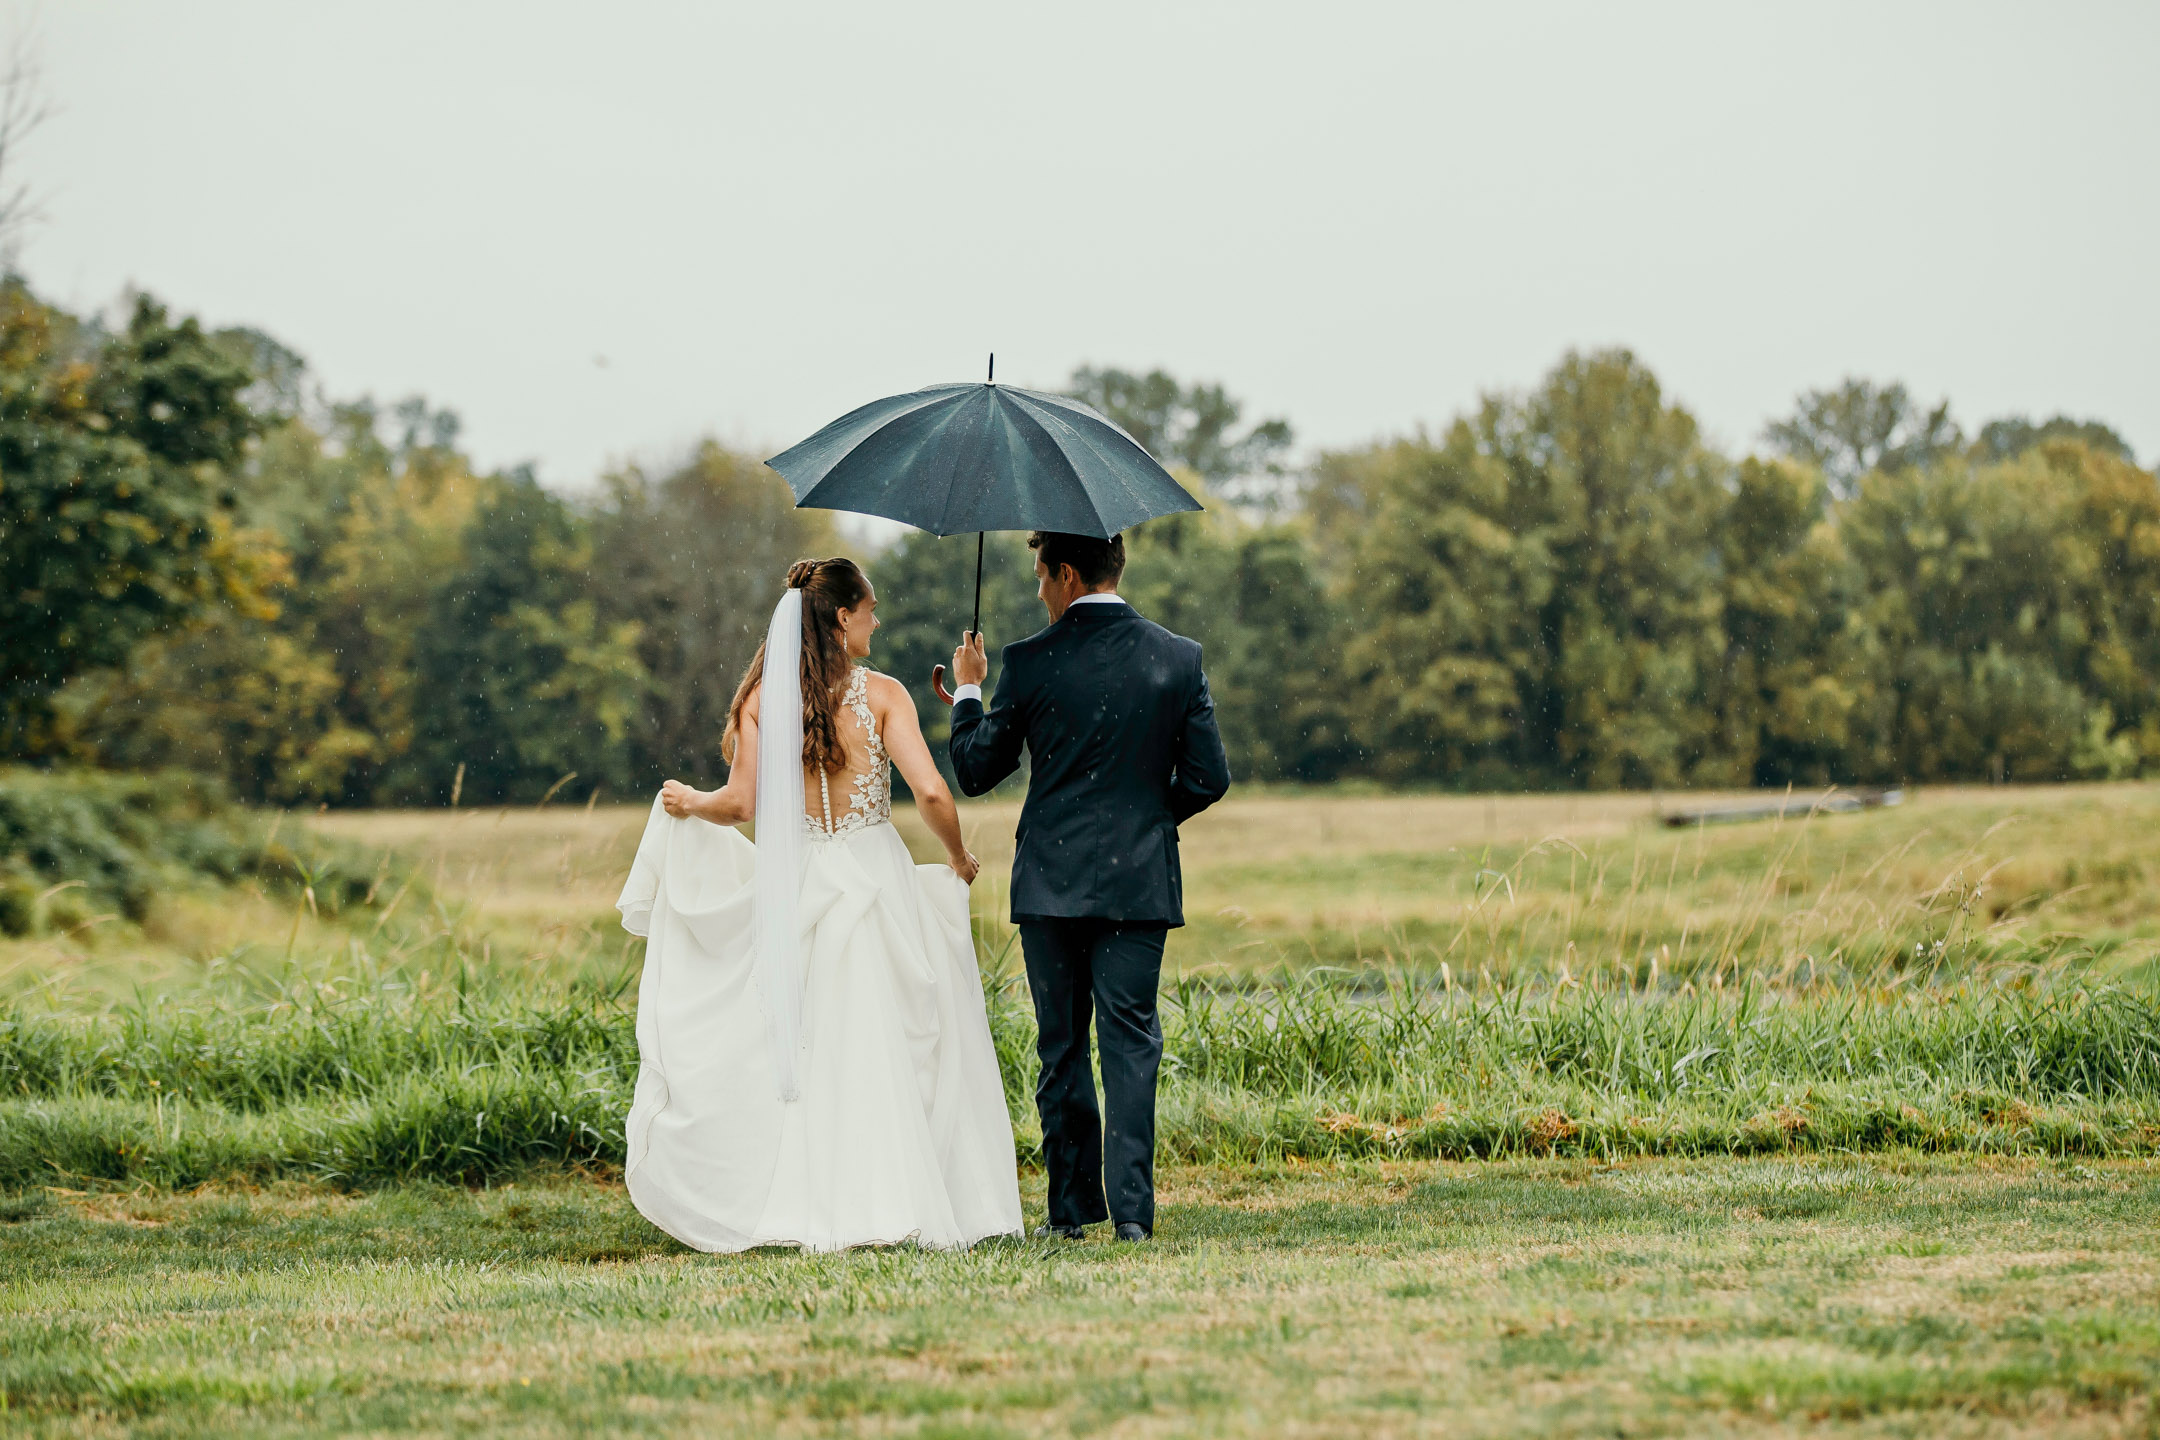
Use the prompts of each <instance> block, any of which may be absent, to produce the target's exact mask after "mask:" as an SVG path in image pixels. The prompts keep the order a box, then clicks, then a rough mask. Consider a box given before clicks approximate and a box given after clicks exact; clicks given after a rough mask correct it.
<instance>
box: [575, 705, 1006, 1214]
mask: <svg viewBox="0 0 2160 1440" xmlns="http://www.w3.org/2000/svg"><path fill="white" fill-rule="evenodd" d="M868 681H869V672H868V671H867V670H863V669H860V668H858V669H857V670H856V671H855V672H854V675H853V676H852V678H851V679H850V681H849V684H848V688H847V691H846V694H845V696H844V699H843V707H842V711H841V714H840V716H839V719H840V722H841V723H840V728H841V733H842V737H843V739H844V740H845V741H846V744H847V749H848V753H849V757H850V766H849V770H848V773H847V776H846V780H847V785H846V791H845V808H844V810H843V811H842V813H840V814H837V815H835V814H834V811H833V801H834V799H835V798H839V797H835V796H834V795H833V793H832V789H833V788H834V787H831V786H829V785H827V784H825V783H824V781H823V777H822V776H821V777H819V778H820V785H819V793H818V794H815V795H811V796H809V797H807V798H808V805H807V806H806V807H805V808H806V809H808V808H811V807H815V810H816V812H817V813H814V814H805V815H804V816H803V817H802V819H801V821H800V822H799V823H801V824H802V825H803V826H804V827H805V828H806V832H807V833H806V837H805V840H806V843H804V844H803V845H802V846H801V847H800V849H801V854H802V859H801V862H800V864H801V888H800V894H799V898H798V900H797V904H796V909H795V916H794V924H795V927H796V929H797V930H798V933H799V948H798V949H797V951H796V952H795V956H794V957H793V958H794V959H795V960H796V961H797V962H798V963H797V965H796V968H795V971H794V973H795V975H796V976H797V977H799V984H800V1012H799V1014H800V1022H799V1035H800V1038H799V1041H798V1043H797V1045H796V1046H795V1048H794V1055H793V1068H792V1071H791V1072H790V1079H789V1080H787V1081H784V1082H783V1084H782V1086H781V1087H779V1088H776V1086H775V1083H774V1062H773V1059H772V1056H773V1053H774V1052H773V1049H772V1046H773V1043H774V1041H773V1035H774V1030H773V1026H772V1021H771V1017H770V1015H769V1014H768V1010H769V1008H770V1007H769V1006H768V1005H767V1004H764V1003H761V996H760V991H759V985H758V978H757V976H756V974H755V973H754V970H755V959H754V955H753V950H754V945H753V931H754V925H753V921H754V917H755V912H756V908H757V887H756V885H755V883H754V881H755V876H756V866H755V857H756V850H755V847H753V846H752V845H751V843H750V842H749V841H748V840H746V839H744V838H743V836H742V834H741V833H740V832H739V831H737V830H734V829H732V828H729V827H726V826H721V825H715V824H712V823H710V822H709V821H705V820H697V819H689V820H677V819H675V818H673V817H672V816H670V815H669V814H668V813H667V812H666V811H665V810H663V809H662V808H661V807H660V804H659V802H658V801H657V800H655V801H654V802H653V809H652V816H651V818H650V819H649V820H648V821H647V822H646V825H645V835H644V838H643V839H642V840H641V841H640V842H639V844H638V851H637V859H636V861H635V862H634V863H633V864H632V867H631V871H630V879H629V881H628V883H626V884H625V885H624V886H623V892H622V898H621V900H620V901H619V902H617V903H618V908H620V909H621V911H622V915H623V926H624V928H625V929H627V930H629V931H630V932H631V933H632V934H635V935H643V936H644V937H645V938H646V950H645V972H644V977H643V979H642V981H641V983H640V985H639V989H638V1019H637V1038H638V1078H637V1089H636V1092H635V1095H634V1097H633V1100H632V1103H631V1107H630V1118H629V1121H628V1124H627V1127H626V1129H627V1135H628V1140H629V1154H628V1160H627V1164H626V1167H625V1169H626V1177H627V1181H628V1184H629V1188H630V1198H631V1200H632V1201H633V1202H634V1203H635V1204H636V1205H637V1208H638V1209H639V1211H640V1212H642V1213H643V1214H644V1216H645V1217H646V1218H647V1219H648V1220H650V1221H652V1222H653V1224H655V1225H657V1226H659V1227H660V1228H661V1229H662V1230H665V1231H666V1232H667V1233H668V1234H670V1235H673V1236H674V1237H675V1238H676V1239H678V1240H680V1241H682V1242H683V1243H684V1244H686V1245H690V1246H693V1247H695V1248H697V1249H699V1250H715V1251H733V1250H744V1249H748V1248H750V1247H752V1246H757V1245H795V1246H801V1247H802V1248H804V1249H807V1250H838V1249H843V1248H846V1247H848V1246H854V1245H892V1244H899V1243H902V1242H910V1241H912V1242H914V1243H916V1244H920V1245H926V1246H937V1247H954V1246H965V1245H971V1244H973V1243H974V1242H976V1241H977V1240H980V1239H982V1238H984V1237H985V1236H990V1235H1017V1234H1019V1233H1021V1215H1020V1191H1019V1183H1018V1179H1017V1176H1016V1174H1015V1169H1014V1157H1013V1137H1012V1122H1011V1120H1010V1118H1009V1117H1008V1116H1007V1114H1006V1110H1005V1095H1004V1087H1003V1086H1002V1085H1001V1084H1000V1082H999V1078H998V1066H997V1056H996V1053H995V1051H994V1050H993V1049H992V1047H991V1043H990V1028H989V1023H988V1020H987V1017H986V1015H985V1012H984V1008H983V991H982V980H981V977H980V975H979V974H978V972H977V970H976V965H975V947H974V942H973V938H972V935H971V933H970V930H969V926H968V892H967V886H966V885H964V884H963V883H962V882H961V880H960V878H959V877H958V876H957V875H955V874H954V873H953V872H952V869H951V868H950V867H949V866H945V865H917V864H916V863H915V862H914V860H913V858H912V857H911V856H910V855H909V854H908V851H907V847H906V846H905V845H904V844H903V843H902V842H901V840H900V836H899V834H898V832H896V831H895V830H894V829H893V827H892V824H891V816H892V767H891V762H890V760H889V759H888V758H887V757H886V754H885V747H884V741H883V739H882V737H880V736H879V735H878V733H877V730H876V728H875V726H874V723H873V718H872V712H871V710H870V706H869V703H868V700H867V698H866V695H867V685H868ZM783 1033H784V1032H783ZM790 1087H792V1089H793V1090H794V1092H795V1094H796V1098H794V1099H792V1100H783V1099H781V1098H780V1095H781V1093H782V1089H786V1088H790Z"/></svg>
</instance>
